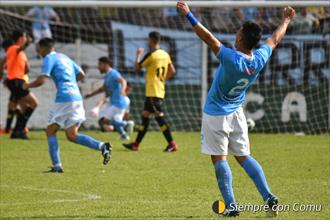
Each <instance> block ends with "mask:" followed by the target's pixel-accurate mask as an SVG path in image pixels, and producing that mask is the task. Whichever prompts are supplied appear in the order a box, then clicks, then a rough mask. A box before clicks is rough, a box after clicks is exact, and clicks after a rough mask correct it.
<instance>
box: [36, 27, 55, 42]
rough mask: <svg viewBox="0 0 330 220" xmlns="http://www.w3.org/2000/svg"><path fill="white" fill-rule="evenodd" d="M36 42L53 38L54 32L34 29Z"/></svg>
mask: <svg viewBox="0 0 330 220" xmlns="http://www.w3.org/2000/svg"><path fill="white" fill-rule="evenodd" d="M32 34H33V38H34V42H35V43H38V42H39V41H40V40H41V39H42V38H45V37H47V38H52V32H51V30H50V29H45V30H38V29H33V30H32Z"/></svg>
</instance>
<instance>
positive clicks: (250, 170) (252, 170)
mask: <svg viewBox="0 0 330 220" xmlns="http://www.w3.org/2000/svg"><path fill="white" fill-rule="evenodd" d="M242 166H243V168H244V170H245V172H246V173H247V174H248V175H249V176H250V178H251V179H252V180H253V182H254V184H255V185H256V187H257V189H258V191H259V193H260V194H261V196H262V198H263V200H264V201H266V200H267V199H268V197H269V194H271V193H270V191H269V187H268V184H267V181H266V177H265V174H264V171H263V170H262V167H261V165H260V164H259V163H258V161H256V160H255V159H254V158H253V157H251V156H248V157H247V158H246V159H245V160H244V161H243V164H242Z"/></svg>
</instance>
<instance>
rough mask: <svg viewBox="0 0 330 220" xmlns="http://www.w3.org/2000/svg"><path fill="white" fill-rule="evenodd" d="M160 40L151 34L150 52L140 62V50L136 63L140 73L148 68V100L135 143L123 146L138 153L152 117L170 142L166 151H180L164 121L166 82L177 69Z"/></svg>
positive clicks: (140, 50)
mask: <svg viewBox="0 0 330 220" xmlns="http://www.w3.org/2000/svg"><path fill="white" fill-rule="evenodd" d="M160 39H161V36H160V34H159V33H158V32H150V33H149V48H150V52H149V53H147V54H146V55H145V56H144V58H143V59H142V60H141V61H140V58H141V55H142V53H143V49H142V48H139V49H138V51H137V55H136V62H135V69H136V71H137V72H138V71H140V70H141V69H142V68H146V88H145V92H146V99H145V103H144V110H143V112H142V125H141V126H140V129H139V133H138V135H137V137H136V140H135V142H134V143H130V144H123V145H124V146H125V147H126V148H128V149H130V150H135V151H136V150H138V149H139V144H140V143H141V141H142V139H143V137H144V135H145V134H146V133H147V131H148V126H149V120H150V117H151V116H153V115H154V116H155V119H156V121H157V123H158V125H159V127H160V130H161V131H162V132H163V134H164V136H165V138H166V140H167V142H168V146H167V147H166V148H165V150H164V151H165V152H173V151H176V150H177V149H178V145H177V144H176V143H175V141H174V140H173V138H172V134H171V131H170V128H169V126H168V124H167V123H166V122H165V120H164V113H163V110H162V105H163V104H164V98H165V82H166V80H168V79H170V78H171V77H173V76H174V75H175V68H174V65H173V64H172V61H171V57H170V55H169V54H168V53H167V52H166V51H164V50H162V49H160Z"/></svg>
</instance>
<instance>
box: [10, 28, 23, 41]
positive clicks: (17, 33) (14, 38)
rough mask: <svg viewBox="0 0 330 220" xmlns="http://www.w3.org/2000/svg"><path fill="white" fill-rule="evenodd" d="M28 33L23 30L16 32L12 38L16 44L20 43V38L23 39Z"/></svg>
mask: <svg viewBox="0 0 330 220" xmlns="http://www.w3.org/2000/svg"><path fill="white" fill-rule="evenodd" d="M25 33H26V31H22V30H14V31H13V33H12V34H11V38H12V40H13V41H14V42H16V41H18V39H19V38H20V37H22V36H23V35H24V34H25Z"/></svg>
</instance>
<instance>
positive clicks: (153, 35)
mask: <svg viewBox="0 0 330 220" xmlns="http://www.w3.org/2000/svg"><path fill="white" fill-rule="evenodd" d="M149 38H150V39H152V40H154V41H155V42H156V43H159V42H160V38H161V36H160V33H159V32H157V31H152V32H150V33H149Z"/></svg>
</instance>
